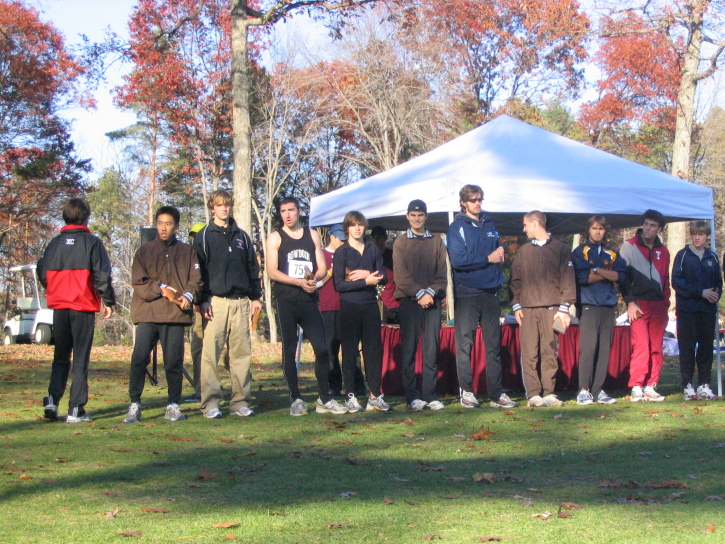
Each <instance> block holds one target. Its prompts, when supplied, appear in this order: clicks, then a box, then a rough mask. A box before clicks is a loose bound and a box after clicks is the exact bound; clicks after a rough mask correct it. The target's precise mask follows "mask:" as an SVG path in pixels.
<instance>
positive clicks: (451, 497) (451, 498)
mask: <svg viewBox="0 0 725 544" xmlns="http://www.w3.org/2000/svg"><path fill="white" fill-rule="evenodd" d="M439 497H440V498H441V499H446V500H453V499H457V498H458V497H454V496H453V495H439Z"/></svg>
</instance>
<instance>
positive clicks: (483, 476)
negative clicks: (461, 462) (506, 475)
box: [473, 472, 496, 484]
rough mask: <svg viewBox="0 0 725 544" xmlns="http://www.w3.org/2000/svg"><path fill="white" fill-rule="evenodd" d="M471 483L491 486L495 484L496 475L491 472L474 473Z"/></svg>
mask: <svg viewBox="0 0 725 544" xmlns="http://www.w3.org/2000/svg"><path fill="white" fill-rule="evenodd" d="M473 481H474V482H476V483H479V484H480V483H481V482H484V483H487V484H492V483H495V482H496V475H495V474H493V473H492V472H476V474H474V475H473Z"/></svg>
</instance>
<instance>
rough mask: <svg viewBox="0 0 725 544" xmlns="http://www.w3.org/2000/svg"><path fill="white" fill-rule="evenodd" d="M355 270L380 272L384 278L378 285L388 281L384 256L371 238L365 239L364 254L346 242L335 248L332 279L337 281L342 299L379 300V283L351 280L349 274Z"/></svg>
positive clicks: (364, 301)
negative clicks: (370, 283) (369, 283)
mask: <svg viewBox="0 0 725 544" xmlns="http://www.w3.org/2000/svg"><path fill="white" fill-rule="evenodd" d="M353 270H367V271H368V272H372V273H375V272H380V275H381V276H383V279H382V280H381V281H380V283H379V284H378V285H385V284H386V283H388V276H387V274H386V273H385V265H384V264H383V256H382V254H381V253H380V251H379V250H378V247H377V246H376V245H375V244H373V243H372V242H371V241H370V240H367V239H366V240H365V247H364V249H363V252H362V254H360V252H359V251H358V250H357V249H355V248H353V247H352V246H350V243H349V242H345V243H344V244H342V245H341V246H340V247H338V248H337V249H336V250H335V254H334V255H333V256H332V281H334V282H335V284H334V285H335V291H337V292H338V293H340V300H341V301H345V302H352V303H355V304H371V303H375V302H377V301H378V287H377V285H368V284H367V283H365V280H356V281H350V280H349V279H347V275H348V274H349V273H350V272H352V271H353Z"/></svg>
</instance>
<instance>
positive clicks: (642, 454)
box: [637, 451, 652, 457]
mask: <svg viewBox="0 0 725 544" xmlns="http://www.w3.org/2000/svg"><path fill="white" fill-rule="evenodd" d="M637 455H639V456H641V457H647V456H649V455H652V452H651V451H638V452H637Z"/></svg>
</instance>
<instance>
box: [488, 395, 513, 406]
mask: <svg viewBox="0 0 725 544" xmlns="http://www.w3.org/2000/svg"><path fill="white" fill-rule="evenodd" d="M490 406H491V408H518V406H519V403H518V402H514V401H512V400H511V399H510V398H509V396H508V395H507V394H506V393H501V396H500V397H499V398H498V400H497V401H496V400H493V399H491V402H490Z"/></svg>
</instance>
